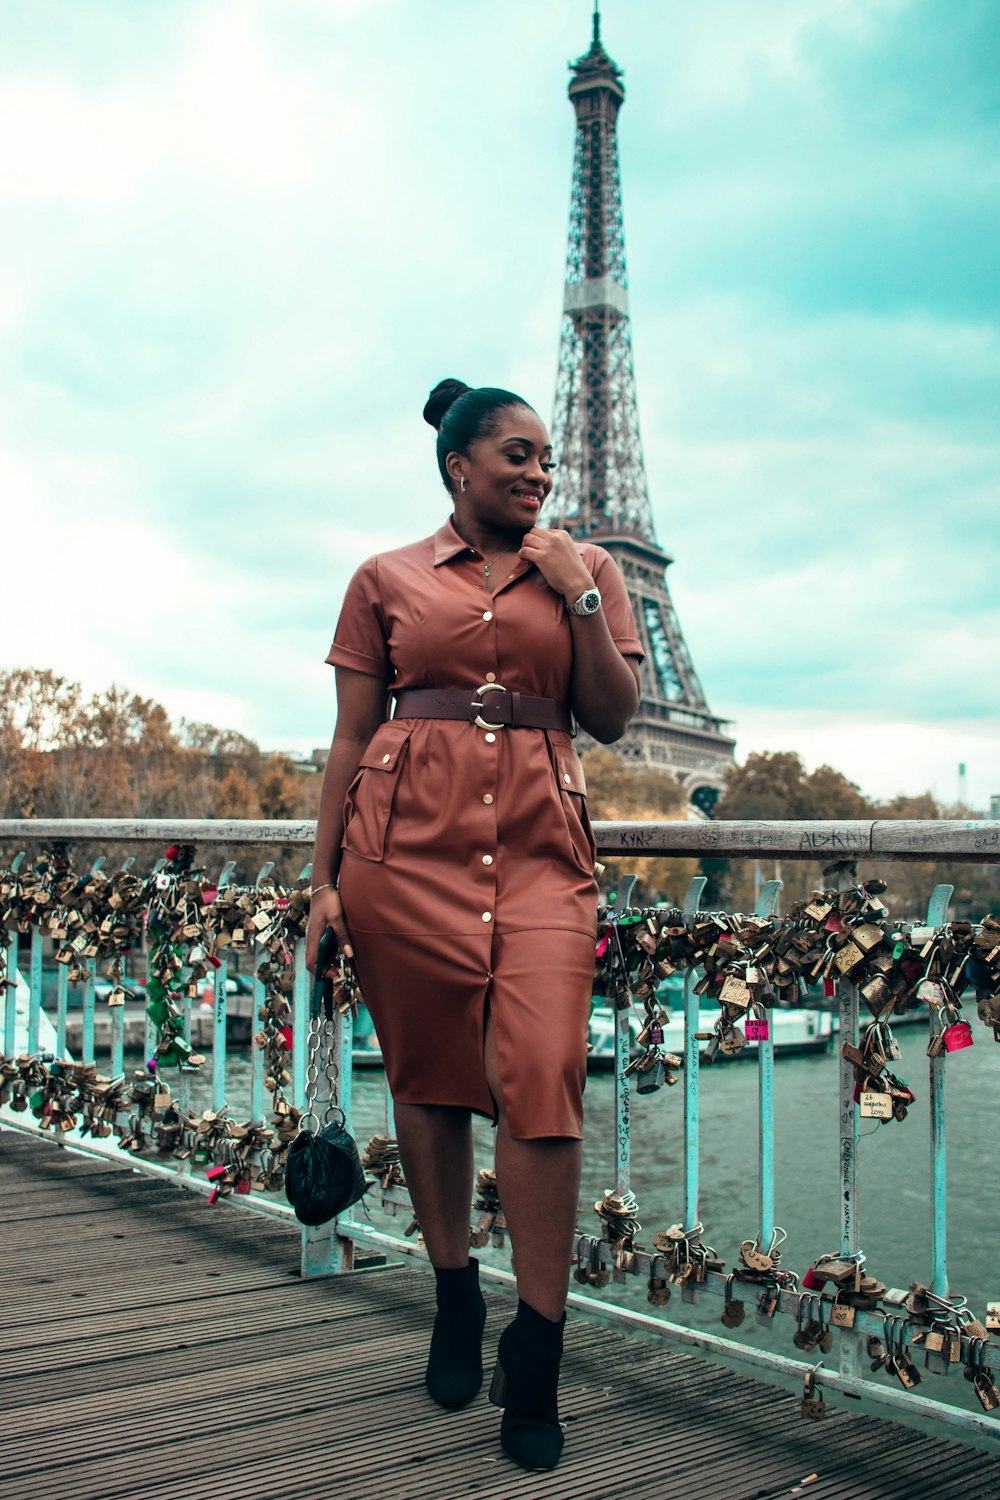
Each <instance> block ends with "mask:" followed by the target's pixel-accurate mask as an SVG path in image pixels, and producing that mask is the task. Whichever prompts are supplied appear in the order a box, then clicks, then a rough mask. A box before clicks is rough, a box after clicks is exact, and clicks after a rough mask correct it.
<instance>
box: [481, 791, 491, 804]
mask: <svg viewBox="0 0 1000 1500" xmlns="http://www.w3.org/2000/svg"><path fill="white" fill-rule="evenodd" d="M483 801H484V802H492V801H493V793H492V792H487V793H486V796H485V797H484V798H483Z"/></svg>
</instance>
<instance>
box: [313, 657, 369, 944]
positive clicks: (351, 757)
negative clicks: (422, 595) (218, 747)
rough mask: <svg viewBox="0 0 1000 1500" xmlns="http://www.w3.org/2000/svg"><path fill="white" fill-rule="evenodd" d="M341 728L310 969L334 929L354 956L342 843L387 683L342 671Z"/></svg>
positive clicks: (317, 869)
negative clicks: (349, 800) (340, 884)
mask: <svg viewBox="0 0 1000 1500" xmlns="http://www.w3.org/2000/svg"><path fill="white" fill-rule="evenodd" d="M335 670H336V676H337V726H336V728H335V730H334V732H333V743H332V744H331V746H330V754H329V756H328V758H327V762H326V770H325V771H324V772H323V786H322V789H321V791H320V797H319V814H318V817H317V822H316V844H315V847H314V849H313V866H312V884H313V888H314V889H315V888H316V887H317V886H327V887H328V889H326V890H322V891H318V892H317V894H316V896H315V897H314V898H313V902H312V906H311V908H310V913H309V927H308V930H307V933H306V966H307V967H308V968H310V969H313V968H315V966H316V954H317V949H318V948H319V940H320V938H321V937H322V935H323V933H324V932H325V930H326V928H327V927H332V928H333V930H334V932H336V934H337V938H338V941H339V942H340V945H341V947H342V948H343V949H344V951H345V952H346V953H347V954H348V956H349V957H350V956H351V947H350V938H349V936H348V933H347V929H346V927H345V925H344V918H343V912H342V910H341V905H340V897H339V895H338V894H337V892H336V890H335V889H334V887H335V886H336V883H337V877H338V875H339V874H340V840H341V836H342V834H343V831H344V825H343V818H344V797H345V795H346V793H347V788H348V787H349V786H350V784H351V782H352V781H353V780H354V777H355V775H356V773H357V769H358V762H359V761H360V759H361V756H362V754H363V753H364V750H365V748H366V746H367V745H368V742H369V741H370V740H371V737H372V735H373V734H374V733H375V731H376V729H377V728H378V727H379V725H380V724H381V723H383V722H384V720H385V716H386V683H385V682H384V681H383V679H382V678H381V677H370V676H368V674H367V673H365V672H352V671H349V670H348V669H347V668H346V667H337V668H336V669H335Z"/></svg>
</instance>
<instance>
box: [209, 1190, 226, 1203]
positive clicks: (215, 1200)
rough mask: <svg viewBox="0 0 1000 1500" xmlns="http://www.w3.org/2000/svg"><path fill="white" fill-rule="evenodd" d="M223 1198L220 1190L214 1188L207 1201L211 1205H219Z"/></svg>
mask: <svg viewBox="0 0 1000 1500" xmlns="http://www.w3.org/2000/svg"><path fill="white" fill-rule="evenodd" d="M221 1197H222V1194H221V1193H220V1192H219V1189H218V1188H213V1189H212V1191H211V1192H210V1193H209V1195H208V1199H207V1201H208V1202H209V1203H218V1201H219V1199H220V1198H221Z"/></svg>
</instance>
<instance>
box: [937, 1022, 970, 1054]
mask: <svg viewBox="0 0 1000 1500" xmlns="http://www.w3.org/2000/svg"><path fill="white" fill-rule="evenodd" d="M941 1035H942V1036H943V1037H944V1046H945V1051H946V1052H960V1051H961V1050H962V1048H963V1047H971V1046H972V1045H973V1036H972V1027H971V1026H970V1025H969V1023H968V1021H953V1022H952V1023H951V1025H950V1026H946V1027H945V1028H944V1030H943V1031H942V1033H941Z"/></svg>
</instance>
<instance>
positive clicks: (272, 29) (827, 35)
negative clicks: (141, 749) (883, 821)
mask: <svg viewBox="0 0 1000 1500" xmlns="http://www.w3.org/2000/svg"><path fill="white" fill-rule="evenodd" d="M589 11H590V5H589V0H545V3H544V4H542V3H539V0H507V3H506V4H504V5H503V6H497V5H495V4H493V3H491V0H156V3H144V4H138V3H137V0H88V3H87V4H86V5H81V4H79V3H77V0H5V3H4V4H3V5H2V6H0V499H2V505H0V513H2V516H3V521H2V531H0V537H2V544H3V551H4V554H5V556H6V567H5V569H4V573H5V584H4V590H3V593H4V609H3V613H2V616H0V667H13V666H20V665H26V666H35V667H50V668H52V669H53V670H54V671H56V672H57V673H59V674H60V675H62V676H66V677H68V678H70V679H72V680H77V681H81V682H82V683H83V685H84V687H85V688H86V689H87V690H88V691H96V690H99V689H102V688H104V687H106V686H108V685H109V684H110V683H111V682H112V681H114V682H118V683H120V684H123V685H125V686H127V687H129V688H130V689H132V690H133V691H135V692H138V693H141V694H142V695H143V696H149V697H153V698H156V699H158V700H159V701H161V702H163V703H164V704H165V705H166V706H167V708H168V709H169V710H170V712H171V714H172V715H173V716H174V717H175V718H178V719H179V718H180V717H182V716H183V717H185V718H187V719H204V720H210V721H212V722H214V723H216V724H219V725H221V726H225V727H229V728H234V729H238V730H241V731H242V732H244V733H246V734H249V735H251V736H253V737H254V738H255V739H256V740H258V741H259V742H260V743H261V745H263V746H264V747H265V748H269V749H270V748H274V749H277V748H283V749H291V750H305V751H308V750H310V749H311V748H312V747H313V746H317V745H321V744H324V743H327V742H328V741H329V738H330V734H331V732H332V728H333V723H334V719H335V713H336V699H335V694H334V683H333V673H332V671H331V669H330V668H328V667H326V666H325V665H324V663H323V657H324V656H325V654H326V651H327V648H328V646H329V642H330V638H331V636H332V633H333V628H334V625H335V623H336V619H337V614H338V610H339V606H340V601H341V599H342V597H343V592H344V589H345V586H346V584H347V581H348V579H349V578H350V576H351V574H352V572H353V571H354V569H355V567H356V566H357V565H358V564H359V563H360V562H361V561H362V560H363V559H364V558H366V557H368V556H370V555H371V554H372V553H373V552H376V551H379V550H382V549H385V548H387V547H394V546H399V545H402V544H403V543H405V542H407V541H410V540H415V539H416V538H418V537H421V536H425V535H427V534H429V533H430V532H431V531H433V530H435V529H436V528H437V527H438V526H439V525H440V524H441V523H442V521H443V520H444V519H445V518H446V516H447V514H448V503H447V497H446V496H445V493H444V490H443V488H442V487H441V485H440V481H439V478H438V475H437V470H436V466H435V462H434V452H433V442H434V434H433V432H432V431H431V429H430V428H429V427H427V426H426V424H424V423H423V421H422V420H421V416H420V413H421V408H422V406H423V402H424V399H425V397H426V394H427V391H428V390H429V389H430V387H431V386H432V385H434V384H435V383H436V382H437V380H439V379H440V378H441V377H443V376H446V375H452V376H457V377H458V378H460V379H463V380H466V381H468V382H469V383H470V384H473V385H477V384H478V385H500V386H505V387H508V388H510V389H514V390H516V391H519V392H520V393H522V394H523V395H524V396H525V398H526V399H527V400H528V401H530V402H531V403H532V404H533V405H535V406H536V407H537V408H538V410H539V411H540V412H541V413H542V415H543V416H544V417H546V418H548V417H550V415H551V409H552V397H553V392H554V386H555V374H556V358H557V351H558V343H559V333H560V317H561V301H562V283H563V275H564V263H565V250H566V230H567V218H568V205H569V188H570V172H571V165H572V149H573V134H574V117H573V112H572V109H571V107H570V105H569V103H568V101H567V98H566V92H565V91H566V84H567V78H568V75H567V71H566V64H567V61H568V60H569V59H571V58H573V57H576V56H578V55H579V54H580V53H582V52H583V51H585V50H586V48H587V46H588V44H589V35H590V14H589ZM603 15H604V19H603V38H604V41H605V44H606V46H607V48H608V50H609V52H610V53H611V55H612V56H613V57H614V58H615V59H616V60H617V62H618V63H619V64H620V65H621V66H622V67H623V68H624V69H625V86H626V91H627V93H626V101H625V105H624V108H623V110H622V114H621V117H620V127H619V139H620V147H621V156H622V179H623V191H624V204H625V231H626V248H627V254H628V263H629V282H630V307H631V313H632V320H633V342H634V349H635V365H636V380H637V388H638V398H639V412H640V421H641V427H642V439H643V446H644V451H645V457H646V464H647V469H648V474H649V484H650V494H651V498H652V505H653V512H654V516H655V521H656V528H657V534H658V538H659V540H660V542H661V543H662V545H663V546H664V547H665V548H666V549H667V551H668V552H669V553H670V554H671V556H672V557H673V558H674V563H673V565H672V566H671V568H670V571H669V580H670V586H671V590H672V594H673V597H674V600H675V603H676V606H677V609H678V612H679V615H680V620H681V623H682V626H683V629H684V632H685V636H686V639H687V642H688V645H689V647H690V650H691V653H692V656H693V659H694V662H695V666H696V668H697V670H698V673H699V676H700V678H701V680H702V683H703V685H704V687H705V690H706V693H707V696H708V699H709V702H710V704H711V706H712V709H713V711H714V712H715V713H717V714H720V715H722V716H724V717H726V718H728V719H731V720H732V721H733V723H734V727H735V733H736V738H737V757H738V758H739V759H740V760H742V759H743V758H744V757H745V756H746V755H747V754H748V753H749V752H750V751H753V750H762V749H768V750H779V749H792V750H797V751H798V752H799V753H800V754H801V755H802V756H803V758H804V760H805V761H806V764H807V765H808V766H810V767H813V766H815V765H818V764H821V763H824V762H826V763H828V764H832V765H833V766H835V767H837V768H838V769H840V770H842V771H844V772H845V774H847V775H848V776H850V777H851V778H852V779H853V780H855V781H857V782H858V783H859V784H860V786H861V787H862V790H863V791H865V792H866V793H868V794H869V795H872V796H878V797H889V796H892V795H894V794H896V793H898V792H909V793H917V792H921V791H924V790H926V789H930V790H932V791H933V792H934V793H935V794H936V795H937V796H938V797H939V798H941V799H943V800H944V801H946V802H952V801H954V800H955V799H956V798H957V796H958V792H959V786H958V765H959V762H965V763H966V764H967V766H968V798H969V801H970V802H971V803H972V804H973V805H974V806H978V807H981V808H984V809H985V808H986V807H987V805H988V799H989V796H990V794H991V793H1000V735H998V730H1000V691H998V685H1000V677H998V671H997V663H998V661H1000V605H998V590H997V584H996V580H997V574H998V564H1000V423H998V416H1000V334H998V312H1000V264H998V261H1000V248H998V247H1000V6H998V5H997V3H996V0H699V3H698V4H697V5H692V4H690V3H684V4H682V3H680V0H605V4H604V6H603Z"/></svg>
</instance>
